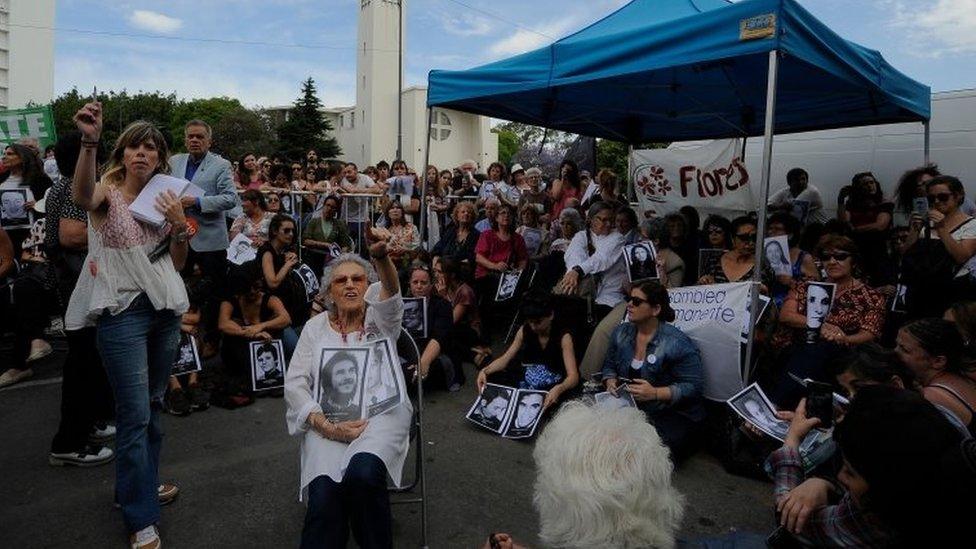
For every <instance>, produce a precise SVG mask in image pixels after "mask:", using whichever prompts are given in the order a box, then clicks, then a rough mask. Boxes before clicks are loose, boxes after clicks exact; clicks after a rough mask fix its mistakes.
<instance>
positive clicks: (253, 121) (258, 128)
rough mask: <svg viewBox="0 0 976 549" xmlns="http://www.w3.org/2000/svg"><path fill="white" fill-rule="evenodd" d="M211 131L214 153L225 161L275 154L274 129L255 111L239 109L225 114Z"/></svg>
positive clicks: (265, 118) (268, 121)
mask: <svg viewBox="0 0 976 549" xmlns="http://www.w3.org/2000/svg"><path fill="white" fill-rule="evenodd" d="M211 127H212V128H213V133H214V137H213V140H214V141H213V151H214V152H216V153H218V154H220V155H221V156H223V157H224V158H226V159H228V160H231V161H233V160H237V159H238V158H240V157H242V156H244V155H245V154H247V153H261V152H265V151H271V150H274V147H275V131H274V128H273V127H272V126H271V122H270V120H268V118H267V117H266V116H264V115H262V114H260V113H258V112H256V111H253V110H249V109H245V108H243V107H241V108H240V109H236V110H233V111H230V112H227V113H225V114H224V115H223V116H221V117H220V119H218V120H217V121H216V122H214V123H212V124H211Z"/></svg>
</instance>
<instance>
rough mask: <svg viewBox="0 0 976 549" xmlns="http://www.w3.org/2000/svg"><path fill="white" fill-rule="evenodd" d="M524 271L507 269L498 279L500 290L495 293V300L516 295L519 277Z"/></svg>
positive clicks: (502, 299) (503, 299)
mask: <svg viewBox="0 0 976 549" xmlns="http://www.w3.org/2000/svg"><path fill="white" fill-rule="evenodd" d="M521 277H522V271H520V270H518V271H505V272H504V273H502V276H501V277H500V278H499V279H498V292H497V293H495V301H506V300H509V299H512V298H513V297H515V290H516V289H517V288H518V283H519V279H520V278H521Z"/></svg>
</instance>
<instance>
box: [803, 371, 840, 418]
mask: <svg viewBox="0 0 976 549" xmlns="http://www.w3.org/2000/svg"><path fill="white" fill-rule="evenodd" d="M807 417H811V418H812V417H815V418H817V419H819V420H820V425H819V427H820V428H821V429H828V428H830V426H831V425H833V422H834V388H833V387H831V386H830V385H828V384H827V383H820V382H819V381H813V380H811V381H809V382H807Z"/></svg>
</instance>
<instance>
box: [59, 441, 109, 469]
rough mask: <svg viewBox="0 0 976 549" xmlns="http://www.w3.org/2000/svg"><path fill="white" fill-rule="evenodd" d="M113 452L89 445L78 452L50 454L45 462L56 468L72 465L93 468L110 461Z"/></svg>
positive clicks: (102, 447) (103, 447)
mask: <svg viewBox="0 0 976 549" xmlns="http://www.w3.org/2000/svg"><path fill="white" fill-rule="evenodd" d="M114 457H115V452H113V451H112V450H110V449H109V448H106V447H105V446H96V445H93V444H90V445H88V446H85V447H84V448H82V449H81V450H80V451H78V452H63V453H59V452H51V453H50V454H49V455H48V458H47V461H48V463H50V464H51V465H54V466H56V467H64V466H65V465H74V466H75V467H94V466H96V465H102V464H104V463H108V462H110V461H112V458H114Z"/></svg>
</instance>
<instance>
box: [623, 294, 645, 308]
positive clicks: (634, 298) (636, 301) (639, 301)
mask: <svg viewBox="0 0 976 549" xmlns="http://www.w3.org/2000/svg"><path fill="white" fill-rule="evenodd" d="M647 302H648V301H647V300H646V299H643V298H640V297H637V296H636V295H632V296H629V297H628V298H627V303H630V304H631V305H633V306H634V307H640V306H641V305H643V304H645V303H647Z"/></svg>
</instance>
